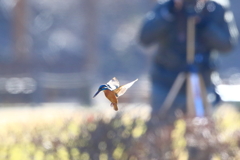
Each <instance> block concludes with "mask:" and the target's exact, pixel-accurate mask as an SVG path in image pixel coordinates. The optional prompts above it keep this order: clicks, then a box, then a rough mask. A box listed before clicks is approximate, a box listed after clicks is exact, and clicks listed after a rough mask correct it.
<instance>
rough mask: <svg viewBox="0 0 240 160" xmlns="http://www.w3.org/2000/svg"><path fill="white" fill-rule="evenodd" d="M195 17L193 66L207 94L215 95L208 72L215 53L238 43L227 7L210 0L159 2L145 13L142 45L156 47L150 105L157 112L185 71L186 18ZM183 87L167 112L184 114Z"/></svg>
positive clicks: (141, 34)
mask: <svg viewBox="0 0 240 160" xmlns="http://www.w3.org/2000/svg"><path fill="white" fill-rule="evenodd" d="M189 16H194V17H195V18H196V33H195V35H196V37H195V61H194V63H195V65H196V66H197V67H198V69H199V72H200V73H201V74H202V76H203V78H204V81H205V85H206V87H207V90H208V91H209V92H214V85H213V84H212V82H211V79H210V76H211V73H212V72H213V71H214V70H215V69H216V65H215V59H214V58H216V56H214V55H215V53H216V51H218V52H221V53H226V52H229V51H231V49H232V48H233V46H234V45H235V44H236V42H237V37H238V30H237V28H236V26H235V22H234V16H233V14H232V12H231V11H230V10H229V9H228V6H222V5H220V4H219V3H217V2H215V1H212V0H168V1H166V0H162V1H159V3H158V4H157V6H156V8H155V9H154V10H153V11H151V12H149V13H147V15H146V20H145V22H144V24H143V26H142V29H141V31H140V42H141V44H143V45H144V46H149V45H152V44H157V45H158V50H157V52H156V54H155V55H154V56H153V61H152V68H151V73H150V77H151V83H152V90H151V92H152V93H151V106H152V113H157V111H158V110H159V109H160V107H161V105H162V104H163V102H164V100H165V98H166V96H167V94H168V92H169V90H170V88H171V87H172V85H173V83H174V81H175V79H176V77H177V75H178V74H179V73H180V72H182V71H185V70H186V67H187V62H186V41H187V36H186V33H187V19H188V17H189ZM185 107H186V96H185V87H182V89H181V90H180V92H179V94H178V96H177V97H176V99H175V103H174V104H173V106H172V108H171V109H170V113H169V114H171V113H173V112H174V111H175V110H176V109H181V110H183V111H185Z"/></svg>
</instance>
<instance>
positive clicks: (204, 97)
mask: <svg viewBox="0 0 240 160" xmlns="http://www.w3.org/2000/svg"><path fill="white" fill-rule="evenodd" d="M199 78H200V87H201V93H202V100H203V103H204V106H205V115H206V116H210V115H211V108H212V106H211V104H210V103H209V102H208V100H207V91H206V86H205V83H204V80H203V77H202V75H201V74H199Z"/></svg>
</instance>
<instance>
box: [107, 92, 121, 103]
mask: <svg viewBox="0 0 240 160" xmlns="http://www.w3.org/2000/svg"><path fill="white" fill-rule="evenodd" d="M104 94H105V96H106V97H107V99H109V101H111V102H112V103H118V100H117V97H116V95H115V93H114V92H113V91H110V90H104Z"/></svg>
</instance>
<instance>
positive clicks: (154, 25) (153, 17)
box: [139, 1, 174, 45]
mask: <svg viewBox="0 0 240 160" xmlns="http://www.w3.org/2000/svg"><path fill="white" fill-rule="evenodd" d="M171 7H173V2H171V1H169V2H167V3H164V4H161V5H160V4H159V5H158V6H157V7H156V8H155V9H154V10H153V11H151V12H149V13H148V14H147V15H146V19H145V21H144V24H143V26H142V28H141V30H140V37H139V38H140V42H141V43H142V44H143V45H150V44H153V43H155V42H157V41H159V40H160V39H161V38H163V35H164V34H165V33H166V32H168V31H169V26H171V23H172V21H173V20H174V17H173V15H172V13H171V11H170V10H171Z"/></svg>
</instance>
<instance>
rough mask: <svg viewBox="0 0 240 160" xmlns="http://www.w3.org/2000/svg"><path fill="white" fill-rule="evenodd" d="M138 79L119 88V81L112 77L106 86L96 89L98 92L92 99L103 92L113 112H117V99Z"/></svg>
mask: <svg viewBox="0 0 240 160" xmlns="http://www.w3.org/2000/svg"><path fill="white" fill-rule="evenodd" d="M137 80H138V79H136V80H134V81H132V82H130V83H127V84H125V85H122V86H120V84H119V81H118V80H117V78H116V77H113V78H112V79H111V80H110V81H109V82H108V83H107V84H103V85H101V86H100V87H99V88H98V91H97V92H96V93H95V94H94V96H93V98H94V97H96V95H98V93H99V92H101V91H103V92H104V94H105V96H106V97H107V99H108V100H109V101H110V102H111V106H113V108H114V110H115V111H117V110H118V106H117V103H118V97H120V96H121V95H123V94H124V93H125V92H126V91H127V89H128V88H130V87H131V86H132V85H133V84H134V83H135V82H136V81H137Z"/></svg>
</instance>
